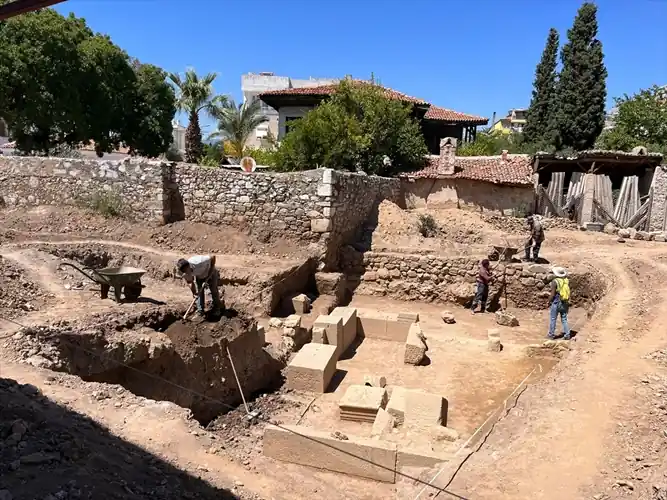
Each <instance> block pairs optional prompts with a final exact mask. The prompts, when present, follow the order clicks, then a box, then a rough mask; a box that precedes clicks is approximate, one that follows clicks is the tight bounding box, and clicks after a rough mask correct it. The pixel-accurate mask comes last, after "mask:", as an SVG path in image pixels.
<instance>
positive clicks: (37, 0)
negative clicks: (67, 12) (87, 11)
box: [0, 0, 65, 21]
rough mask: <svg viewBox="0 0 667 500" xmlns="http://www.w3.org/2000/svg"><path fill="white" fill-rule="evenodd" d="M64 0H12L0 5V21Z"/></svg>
mask: <svg viewBox="0 0 667 500" xmlns="http://www.w3.org/2000/svg"><path fill="white" fill-rule="evenodd" d="M64 1H65V0H14V1H13V2H9V3H6V4H4V5H0V21H4V20H5V19H9V18H10V17H15V16H20V15H21V14H27V13H28V12H34V11H36V10H39V9H44V8H46V7H51V6H52V5H55V4H57V3H61V2H64Z"/></svg>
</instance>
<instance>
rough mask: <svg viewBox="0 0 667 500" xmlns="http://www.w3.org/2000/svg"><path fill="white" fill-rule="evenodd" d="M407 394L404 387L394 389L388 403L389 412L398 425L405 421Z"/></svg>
mask: <svg viewBox="0 0 667 500" xmlns="http://www.w3.org/2000/svg"><path fill="white" fill-rule="evenodd" d="M405 393H406V389H405V388H404V387H394V389H393V390H392V392H391V397H390V398H389V402H388V403H387V412H388V413H389V414H391V416H393V417H394V418H395V419H396V423H397V424H402V423H403V422H404V421H405Z"/></svg>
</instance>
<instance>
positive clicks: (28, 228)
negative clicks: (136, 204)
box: [0, 206, 305, 256]
mask: <svg viewBox="0 0 667 500" xmlns="http://www.w3.org/2000/svg"><path fill="white" fill-rule="evenodd" d="M2 216H3V228H2V230H1V234H0V242H2V241H3V240H6V241H18V240H25V239H28V238H30V237H34V236H36V237H39V238H40V239H53V240H63V239H75V238H76V239H78V238H96V239H107V240H122V241H126V242H134V243H139V244H142V245H148V246H158V247H159V248H163V249H168V250H174V251H178V252H184V253H188V254H194V253H226V254H237V255H243V254H261V255H271V256H295V255H305V246H304V245H298V244H295V243H293V242H291V241H287V240H284V239H282V238H280V237H279V235H276V234H271V233H266V234H254V235H252V234H250V233H249V231H248V230H241V229H238V228H232V227H227V226H214V225H208V224H201V223H193V222H188V221H179V222H174V223H172V224H167V225H160V224H158V223H157V222H151V223H148V222H134V221H131V220H127V219H124V218H118V217H114V218H107V217H103V216H102V215H100V214H98V213H96V212H93V211H91V210H86V209H82V208H77V207H52V206H40V207H32V208H28V209H12V210H4V211H3V212H2Z"/></svg>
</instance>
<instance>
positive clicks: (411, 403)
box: [405, 390, 448, 427]
mask: <svg viewBox="0 0 667 500" xmlns="http://www.w3.org/2000/svg"><path fill="white" fill-rule="evenodd" d="M447 406H448V405H447V400H446V399H445V398H443V397H442V396H440V395H438V394H430V393H428V392H425V391H419V390H407V391H406V392H405V422H406V423H407V424H410V425H415V426H424V427H426V426H431V425H443V426H445V427H446V426H447Z"/></svg>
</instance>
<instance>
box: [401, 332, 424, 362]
mask: <svg viewBox="0 0 667 500" xmlns="http://www.w3.org/2000/svg"><path fill="white" fill-rule="evenodd" d="M422 338H423V334H422V331H421V328H420V327H419V323H413V324H412V325H410V332H409V333H408V338H407V340H406V341H405V354H404V356H403V361H404V363H405V364H408V365H415V366H416V365H419V364H420V363H421V362H422V361H423V360H424V358H425V357H426V344H425V343H424V341H423V340H422Z"/></svg>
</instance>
